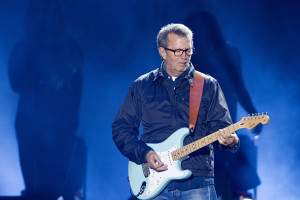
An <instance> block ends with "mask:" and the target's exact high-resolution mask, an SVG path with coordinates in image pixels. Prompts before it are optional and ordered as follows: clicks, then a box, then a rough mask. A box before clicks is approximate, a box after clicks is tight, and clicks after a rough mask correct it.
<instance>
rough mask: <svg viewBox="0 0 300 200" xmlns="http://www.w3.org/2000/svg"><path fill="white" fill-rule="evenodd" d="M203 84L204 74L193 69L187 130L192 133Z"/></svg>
mask: <svg viewBox="0 0 300 200" xmlns="http://www.w3.org/2000/svg"><path fill="white" fill-rule="evenodd" d="M203 86H204V74H202V73H201V72H198V71H196V70H195V77H194V83H193V86H191V87H190V119H189V132H190V134H193V133H194V130H195V126H196V122H197V117H198V113H199V108H200V103H201V99H202V92H203Z"/></svg>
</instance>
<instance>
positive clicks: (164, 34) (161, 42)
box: [156, 24, 193, 48]
mask: <svg viewBox="0 0 300 200" xmlns="http://www.w3.org/2000/svg"><path fill="white" fill-rule="evenodd" d="M169 33H175V34H176V35H180V36H182V37H187V38H188V39H190V40H191V42H192V46H193V32H192V31H191V30H190V29H189V28H188V27H186V26H185V25H183V24H168V25H166V26H164V27H162V28H161V29H160V31H159V33H158V35H157V38H156V43H157V47H158V48H159V47H164V48H165V47H168V45H169V40H168V34H169Z"/></svg>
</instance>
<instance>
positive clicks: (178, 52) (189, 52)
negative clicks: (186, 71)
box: [164, 47, 195, 57]
mask: <svg viewBox="0 0 300 200" xmlns="http://www.w3.org/2000/svg"><path fill="white" fill-rule="evenodd" d="M164 49H166V50H168V51H172V52H173V53H174V56H176V57H179V56H181V55H182V54H183V52H185V55H187V56H191V55H192V54H193V53H194V50H195V48H190V49H168V48H166V47H164Z"/></svg>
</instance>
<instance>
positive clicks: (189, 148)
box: [171, 122, 241, 161]
mask: <svg viewBox="0 0 300 200" xmlns="http://www.w3.org/2000/svg"><path fill="white" fill-rule="evenodd" d="M240 128H241V127H240V124H239V122H237V123H235V124H232V125H230V126H228V127H226V128H225V129H227V130H228V131H229V132H230V133H233V132H235V131H237V130H239V129H240ZM218 134H219V131H217V132H214V133H212V134H210V135H208V136H205V137H203V138H201V139H199V140H196V141H195V142H192V143H190V144H188V145H185V146H183V147H181V148H179V149H177V150H175V151H173V152H172V153H171V154H172V158H173V160H174V161H175V160H179V159H181V158H184V157H185V156H187V155H189V154H190V153H193V152H194V151H197V150H198V149H201V148H202V147H204V146H206V145H208V144H211V143H213V142H215V141H217V140H218V137H217V136H218Z"/></svg>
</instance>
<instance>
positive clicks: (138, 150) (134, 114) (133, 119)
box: [112, 84, 152, 164]
mask: <svg viewBox="0 0 300 200" xmlns="http://www.w3.org/2000/svg"><path fill="white" fill-rule="evenodd" d="M140 105H141V102H140V95H139V92H138V90H137V87H136V84H133V85H132V86H131V87H130V89H129V91H128V93H127V96H126V99H125V101H124V103H123V105H122V106H121V108H120V110H119V113H118V114H117V116H116V118H115V120H114V122H113V124H112V137H113V140H114V142H115V144H116V146H117V147H118V149H119V150H120V152H121V153H122V154H123V155H124V156H126V157H127V158H128V159H129V160H130V161H133V162H135V163H137V164H142V163H144V162H145V154H146V152H149V151H150V150H152V149H151V148H150V147H149V146H148V145H146V143H144V142H143V141H141V140H140V139H139V138H138V136H139V126H140V122H141V106H140Z"/></svg>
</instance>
